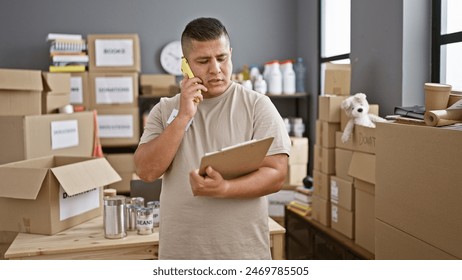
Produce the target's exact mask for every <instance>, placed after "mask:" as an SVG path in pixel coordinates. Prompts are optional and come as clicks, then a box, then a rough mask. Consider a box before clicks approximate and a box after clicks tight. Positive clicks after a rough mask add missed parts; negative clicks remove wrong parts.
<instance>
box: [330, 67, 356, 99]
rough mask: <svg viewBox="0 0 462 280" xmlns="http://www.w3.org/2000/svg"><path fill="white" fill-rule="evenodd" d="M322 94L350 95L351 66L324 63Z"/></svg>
mask: <svg viewBox="0 0 462 280" xmlns="http://www.w3.org/2000/svg"><path fill="white" fill-rule="evenodd" d="M325 65H326V68H325V76H324V93H325V94H335V95H350V82H351V65H350V64H336V63H330V62H328V63H326V64H325Z"/></svg>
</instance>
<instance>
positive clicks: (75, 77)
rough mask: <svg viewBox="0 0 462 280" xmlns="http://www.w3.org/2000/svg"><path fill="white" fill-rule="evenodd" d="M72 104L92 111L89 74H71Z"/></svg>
mask: <svg viewBox="0 0 462 280" xmlns="http://www.w3.org/2000/svg"><path fill="white" fill-rule="evenodd" d="M70 103H71V104H72V105H75V106H83V109H84V110H89V109H90V107H91V106H90V89H89V87H88V72H75V73H71V94H70Z"/></svg>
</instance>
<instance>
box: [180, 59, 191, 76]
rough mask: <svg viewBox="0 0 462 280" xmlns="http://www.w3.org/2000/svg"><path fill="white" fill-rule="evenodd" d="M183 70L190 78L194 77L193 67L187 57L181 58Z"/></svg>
mask: <svg viewBox="0 0 462 280" xmlns="http://www.w3.org/2000/svg"><path fill="white" fill-rule="evenodd" d="M181 72H183V73H184V74H186V75H188V78H190V79H191V78H193V77H194V74H193V72H192V70H191V67H189V63H188V60H186V58H185V57H182V58H181Z"/></svg>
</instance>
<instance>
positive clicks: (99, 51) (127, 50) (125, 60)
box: [95, 39, 134, 67]
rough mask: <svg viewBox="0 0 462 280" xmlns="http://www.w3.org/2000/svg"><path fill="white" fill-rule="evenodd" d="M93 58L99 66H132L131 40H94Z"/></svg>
mask: <svg viewBox="0 0 462 280" xmlns="http://www.w3.org/2000/svg"><path fill="white" fill-rule="evenodd" d="M95 58H96V59H95V64H96V66H99V67H104V66H112V67H117V66H132V65H134V58H133V40H131V39H105V40H103V39H98V40H95Z"/></svg>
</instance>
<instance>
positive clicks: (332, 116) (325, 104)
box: [318, 95, 347, 123]
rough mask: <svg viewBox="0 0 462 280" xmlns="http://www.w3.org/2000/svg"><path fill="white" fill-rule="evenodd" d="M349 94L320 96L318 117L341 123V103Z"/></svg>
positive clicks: (322, 119)
mask: <svg viewBox="0 0 462 280" xmlns="http://www.w3.org/2000/svg"><path fill="white" fill-rule="evenodd" d="M346 98H347V96H336V95H321V96H319V99H318V101H319V104H318V105H319V106H318V119H319V120H321V121H326V122H333V123H340V110H341V109H340V104H341V103H342V101H343V100H344V99H346Z"/></svg>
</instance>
